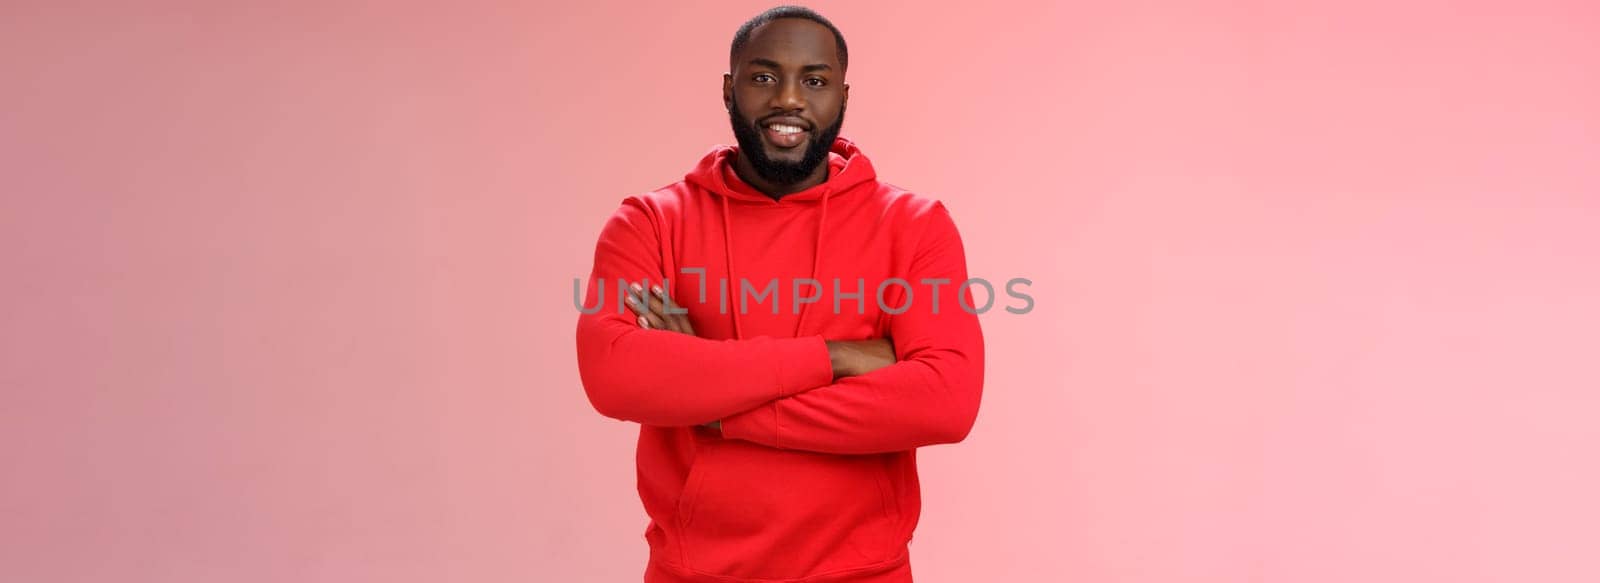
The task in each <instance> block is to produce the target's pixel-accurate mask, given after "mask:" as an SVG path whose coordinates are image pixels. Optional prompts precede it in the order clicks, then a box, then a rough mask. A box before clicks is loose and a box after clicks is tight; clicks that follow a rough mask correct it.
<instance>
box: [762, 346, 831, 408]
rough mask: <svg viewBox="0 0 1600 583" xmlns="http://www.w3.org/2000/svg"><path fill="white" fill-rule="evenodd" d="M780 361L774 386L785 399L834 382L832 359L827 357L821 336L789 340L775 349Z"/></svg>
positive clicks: (826, 350)
mask: <svg viewBox="0 0 1600 583" xmlns="http://www.w3.org/2000/svg"><path fill="white" fill-rule="evenodd" d="M773 349H774V352H775V354H773V357H774V358H773V360H774V361H775V362H777V366H776V367H774V368H776V369H777V370H776V371H775V372H776V373H777V378H776V379H774V383H773V384H774V385H776V387H777V394H776V395H773V397H772V398H773V399H782V398H784V397H788V396H790V395H794V394H797V393H803V392H806V391H809V390H811V389H815V388H817V387H821V386H825V385H827V384H829V383H832V382H833V360H832V359H830V358H828V343H827V342H826V341H824V340H823V339H822V337H821V336H806V337H802V338H786V339H782V340H778V341H776V342H775V344H774V346H773Z"/></svg>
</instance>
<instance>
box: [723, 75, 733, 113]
mask: <svg viewBox="0 0 1600 583" xmlns="http://www.w3.org/2000/svg"><path fill="white" fill-rule="evenodd" d="M722 107H723V109H726V110H728V111H733V73H723V74H722Z"/></svg>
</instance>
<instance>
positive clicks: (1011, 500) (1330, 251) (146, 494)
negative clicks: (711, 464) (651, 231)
mask: <svg viewBox="0 0 1600 583" xmlns="http://www.w3.org/2000/svg"><path fill="white" fill-rule="evenodd" d="M104 4H105V6H98V7H93V6H88V5H84V4H80V3H74V2H43V1H37V2H16V1H14V0H13V1H8V2H5V3H4V4H3V5H0V73H3V74H0V195H3V200H0V274H3V275H0V293H3V294H4V297H3V302H0V388H3V393H0V471H3V472H4V477H3V479H0V579H5V580H7V581H30V582H54V581H152V582H153V581H163V582H165V581H195V582H200V581H230V582H250V581H260V582H269V581H271V582H278V581H325V582H348V581H386V582H410V581H415V582H424V581H427V582H433V581H473V582H496V581H507V582H510V581H627V580H637V578H638V576H639V574H640V572H641V570H642V567H643V563H644V557H645V546H644V540H643V538H642V537H641V533H642V532H643V530H644V526H645V517H644V513H643V510H642V509H641V508H640V506H639V502H638V500H637V498H636V493H635V490H634V481H633V480H634V468H633V450H632V447H633V440H634V437H635V429H634V427H633V426H631V425H628V424H624V423H620V422H616V421H611V420H608V419H605V418H602V417H601V416H599V415H598V414H596V413H594V411H593V410H592V409H591V408H590V407H589V405H588V403H587V401H586V400H585V398H584V395H583V391H582V390H581V388H580V386H579V384H578V380H577V374H576V370H575V365H574V359H573V345H572V328H573V323H574V322H575V318H576V312H575V310H574V308H573V307H572V300H571V295H572V290H571V286H572V283H571V282H572V278H573V277H576V276H582V275H586V274H587V270H588V268H589V261H590V258H591V253H592V249H593V242H594V237H595V235H596V233H597V232H598V230H599V227H600V225H601V223H602V222H603V220H604V219H605V218H606V216H607V215H608V213H610V212H611V211H612V210H613V209H614V208H615V207H616V204H617V202H618V201H619V200H620V199H621V198H622V197H624V196H626V195H628V194H633V193H638V192H642V191H645V190H649V189H652V188H655V187H658V186H661V185H663V184H666V183H668V182H671V181H673V180H675V179H677V178H678V177H680V176H681V175H682V173H683V172H684V171H685V170H687V169H688V167H689V166H690V165H691V164H692V163H693V162H694V161H695V160H696V159H698V157H699V156H700V155H701V154H702V153H703V152H704V151H705V150H706V149H707V148H708V147H709V146H710V145H712V144H714V143H718V142H726V141H731V136H730V135H729V132H728V129H727V122H726V117H725V113H724V112H723V110H722V108H721V107H720V97H719V90H720V85H719V84H720V74H721V73H722V72H723V71H724V69H725V67H726V58H727V54H726V51H727V43H728V40H729V37H730V36H731V34H732V32H733V30H734V28H735V27H737V25H738V24H739V23H740V22H742V21H743V20H744V19H745V18H747V17H749V16H751V15H753V14H754V13H755V12H757V11H759V9H761V8H764V7H765V6H766V5H765V4H756V3H730V4H726V5H723V4H710V3H671V4H672V7H671V8H667V7H641V6H633V5H631V4H629V3H622V2H585V3H578V2H568V3H563V4H561V5H552V6H535V5H524V6H510V5H509V4H510V3H496V4H495V5H489V4H487V3H478V4H472V5H469V6H460V5H453V6H451V7H449V8H446V7H445V5H444V4H432V5H422V4H421V3H407V4H396V3H371V2H301V3H297V4H295V5H294V6H288V7H279V6H276V3H261V2H252V3H247V2H225V3H224V2H191V3H184V4H180V3H171V2H145V3H142V4H144V5H143V6H139V7H133V6H131V3H109V2H108V3H104ZM663 4H665V3H663ZM1109 4H1115V6H1110V5H1109ZM1319 4H1320V5H1316V6H1313V5H1310V4H1307V3H1298V2H1253V3H1237V2H1220V1H1219V2H1208V3H1189V2H1183V3H1154V2H1131V3H1102V2H1075V3H1051V2H1036V3H1030V4H1017V5H1003V4H1002V3H990V2H985V3H979V4H978V5H955V4H950V5H939V6H935V5H926V4H915V3H910V2H872V3H844V2H837V3H836V2H829V3H823V4H819V5H817V6H816V7H817V8H819V9H820V10H822V11H823V12H824V13H825V14H827V15H829V16H831V17H832V18H833V19H834V20H835V22H837V23H838V24H839V25H840V26H841V27H842V28H843V29H844V31H845V33H846V35H847V36H848V39H849V41H850V44H851V48H852V58H851V65H852V67H851V69H850V82H851V84H852V85H853V86H854V89H853V91H852V97H853V100H852V101H851V104H850V110H849V116H848V120H847V122H846V124H845V135H847V136H850V137H852V138H854V139H855V140H857V141H858V143H860V145H861V146H862V147H863V148H864V149H865V151H866V152H867V154H868V155H869V156H871V157H872V158H873V160H874V162H875V163H876V164H877V166H878V168H879V169H880V172H881V174H882V175H883V176H884V178H885V179H886V180H888V181H890V182H894V183H896V184H899V185H902V186H905V187H908V188H911V189H913V190H916V191H919V192H922V193H925V194H928V195H932V196H935V197H937V198H940V199H943V200H944V201H946V203H947V204H948V206H949V208H950V209H951V210H952V212H953V213H954V215H955V217H956V219H957V222H958V224H959V225H960V227H961V229H962V231H963V235H964V237H965V238H966V240H967V246H968V253H969V257H970V268H971V271H972V272H973V273H974V274H975V275H981V276H984V277H989V278H992V279H999V280H1003V279H1005V278H1009V277H1017V276H1022V277H1029V278H1031V279H1033V280H1034V282H1035V283H1034V286H1033V288H1032V291H1033V294H1034V296H1035V297H1036V299H1037V301H1038V304H1037V309H1036V310H1035V311H1034V312H1033V313H1031V314H1028V315H1026V316H1014V315H1011V314H1007V313H1004V312H1003V311H1000V310H996V311H995V312H992V313H990V314H989V315H987V316H985V318H984V326H985V332H986V336H987V338H988V343H989V344H988V346H989V354H990V357H989V368H988V382H987V384H986V395H985V400H984V404H983V409H982V413H981V415H980V418H979V421H978V426H977V428H976V430H975V431H974V432H973V433H972V436H971V437H970V438H969V439H968V440H967V441H966V442H964V443H962V444H959V445H956V446H942V447H936V448H929V449H926V450H924V451H923V452H922V456H921V460H922V471H923V483H924V485H925V489H924V494H925V502H926V511H925V513H924V515H923V521H922V526H921V528H920V529H919V530H918V535H917V539H916V541H915V543H914V544H913V548H912V555H913V558H914V564H915V569H916V572H917V574H918V579H919V581H926V582H957V581H1000V580H1026V581H1095V582H1109V581H1115V582H1134V583H1168V582H1189V581H1194V582H1218V583H1223V582H1228V583H1232V582H1240V581H1267V582H1278V581H1284V582H1296V583H1302V582H1304V583H1317V582H1329V583H1332V582H1349V581H1394V582H1402V581H1405V582H1410V581H1451V582H1458V583H1462V582H1466V583H1470V582H1488V581H1506V582H1529V581H1539V582H1557V581H1561V582H1564V581H1573V582H1578V581H1596V580H1600V562H1596V559H1595V557H1596V555H1597V552H1600V501H1597V497H1596V495H1595V492H1600V463H1597V460H1600V364H1597V361H1600V358H1597V356H1600V354H1597V352H1600V351H1597V346H1600V300H1597V298H1600V268H1597V267H1596V265H1600V137H1597V136H1600V105H1597V104H1600V75H1597V73H1596V71H1600V8H1597V7H1600V5H1597V4H1595V3H1593V2H1586V1H1577V0H1574V1H1571V2H1562V3H1557V2H1510V1H1504V2H1498V3H1489V2H1420V1H1419V2H1407V3H1403V4H1404V5H1403V6H1402V5H1400V3H1393V2H1322V3H1319Z"/></svg>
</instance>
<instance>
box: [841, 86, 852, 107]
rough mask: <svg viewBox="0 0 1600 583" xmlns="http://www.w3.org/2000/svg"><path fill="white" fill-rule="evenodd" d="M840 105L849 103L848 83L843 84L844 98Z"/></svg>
mask: <svg viewBox="0 0 1600 583" xmlns="http://www.w3.org/2000/svg"><path fill="white" fill-rule="evenodd" d="M840 105H850V84H849V83H845V84H844V100H843V101H841V102H840Z"/></svg>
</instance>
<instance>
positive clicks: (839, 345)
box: [828, 338, 894, 379]
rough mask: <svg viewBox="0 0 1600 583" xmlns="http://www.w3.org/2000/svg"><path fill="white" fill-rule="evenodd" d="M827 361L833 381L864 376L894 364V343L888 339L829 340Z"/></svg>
mask: <svg viewBox="0 0 1600 583" xmlns="http://www.w3.org/2000/svg"><path fill="white" fill-rule="evenodd" d="M828 360H829V361H830V362H832V363H833V378H835V379H838V378H839V377H853V376H859V375H864V374H867V373H869V372H872V371H875V370H878V369H880V368H883V367H886V366H889V365H891V364H894V343H893V342H890V341H889V339H888V338H873V339H871V340H829V341H828Z"/></svg>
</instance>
